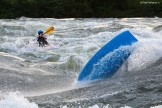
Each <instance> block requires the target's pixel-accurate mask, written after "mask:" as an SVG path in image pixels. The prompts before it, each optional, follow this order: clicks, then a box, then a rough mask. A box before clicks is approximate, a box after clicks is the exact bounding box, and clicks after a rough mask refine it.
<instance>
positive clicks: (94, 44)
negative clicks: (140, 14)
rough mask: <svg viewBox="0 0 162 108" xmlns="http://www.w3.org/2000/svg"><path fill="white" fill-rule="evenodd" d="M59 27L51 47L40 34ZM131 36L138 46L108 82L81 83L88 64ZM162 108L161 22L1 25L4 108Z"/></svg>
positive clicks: (6, 21)
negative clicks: (113, 42)
mask: <svg viewBox="0 0 162 108" xmlns="http://www.w3.org/2000/svg"><path fill="white" fill-rule="evenodd" d="M50 26H54V27H55V32H54V33H53V34H51V35H47V38H48V42H49V43H50V46H47V47H39V45H38V43H37V37H36V36H34V35H37V31H38V30H40V29H41V30H46V29H47V28H48V27H50ZM125 30H129V31H130V32H131V33H132V34H133V35H134V36H135V37H136V38H137V39H138V42H137V43H135V44H133V45H132V46H131V47H132V49H133V51H132V54H131V55H130V56H129V58H128V60H127V61H126V62H125V64H124V65H123V66H122V67H121V68H120V69H119V70H118V72H117V73H116V74H115V75H114V76H113V77H111V78H109V79H107V80H100V81H95V82H77V76H78V74H79V72H80V70H81V69H82V68H83V66H84V65H85V64H86V62H87V61H88V60H89V59H90V58H91V57H92V56H93V55H94V54H95V53H96V52H97V51H98V50H99V49H100V48H101V47H102V46H104V45H105V44H106V43H107V42H108V41H110V40H111V39H112V38H113V37H115V36H116V35H117V34H119V33H120V32H122V31H125ZM161 105H162V19H161V18H124V19H116V18H105V19H52V18H42V19H41V18H39V19H32V18H25V17H22V18H20V19H14V20H9V19H1V20H0V108H122V107H127V108H156V107H160V106H161Z"/></svg>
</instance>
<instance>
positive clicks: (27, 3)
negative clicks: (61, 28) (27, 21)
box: [0, 0, 162, 18]
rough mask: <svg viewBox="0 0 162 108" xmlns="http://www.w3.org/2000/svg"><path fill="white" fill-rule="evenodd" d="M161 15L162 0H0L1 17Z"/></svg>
mask: <svg viewBox="0 0 162 108" xmlns="http://www.w3.org/2000/svg"><path fill="white" fill-rule="evenodd" d="M21 16H26V17H33V18H42V17H48V18H92V17H96V18H107V17H117V18H118V17H154V16H158V17H162V0H0V18H17V17H21Z"/></svg>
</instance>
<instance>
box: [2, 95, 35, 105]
mask: <svg viewBox="0 0 162 108" xmlns="http://www.w3.org/2000/svg"><path fill="white" fill-rule="evenodd" d="M0 107H1V108H38V105H37V104H35V103H34V102H29V100H27V99H26V98H25V97H24V96H23V95H22V94H21V93H19V92H12V93H9V94H8V95H6V96H4V98H3V99H2V100H0Z"/></svg>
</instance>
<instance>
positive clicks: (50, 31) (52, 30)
mask: <svg viewBox="0 0 162 108" xmlns="http://www.w3.org/2000/svg"><path fill="white" fill-rule="evenodd" d="M53 32H54V27H53V26H51V27H49V28H48V29H47V30H46V31H45V32H44V33H43V34H48V35H49V34H51V33H53Z"/></svg>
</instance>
